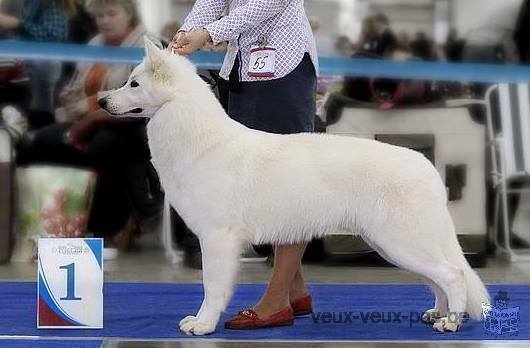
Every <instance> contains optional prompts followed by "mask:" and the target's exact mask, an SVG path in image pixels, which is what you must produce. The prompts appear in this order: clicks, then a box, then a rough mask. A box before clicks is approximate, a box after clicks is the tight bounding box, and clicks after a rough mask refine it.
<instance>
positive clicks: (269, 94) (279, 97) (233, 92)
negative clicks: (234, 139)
mask: <svg viewBox="0 0 530 348" xmlns="http://www.w3.org/2000/svg"><path fill="white" fill-rule="evenodd" d="M238 63H239V62H237V61H236V64H234V68H233V72H237V71H238V70H239V69H238V66H239V64H238ZM234 75H237V74H236V73H232V74H231V75H230V86H231V87H230V92H229V99H228V114H229V115H230V117H231V118H232V119H234V120H236V121H238V122H239V123H241V124H243V125H245V126H247V127H249V128H252V129H257V130H261V131H265V132H269V133H277V134H290V133H302V132H312V131H313V127H314V117H315V112H316V105H315V94H316V84H317V78H316V73H315V67H314V66H313V62H312V61H311V58H310V56H309V54H307V53H306V54H305V55H304V58H303V59H302V61H301V62H300V64H299V65H298V66H297V67H296V69H295V70H293V71H292V72H291V73H289V74H288V75H287V76H285V77H282V78H280V79H276V80H269V81H252V82H238V81H236V82H234V81H233V78H232V76H234Z"/></svg>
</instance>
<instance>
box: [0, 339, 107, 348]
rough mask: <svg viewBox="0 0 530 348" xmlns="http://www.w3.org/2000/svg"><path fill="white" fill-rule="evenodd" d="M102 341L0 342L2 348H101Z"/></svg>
mask: <svg viewBox="0 0 530 348" xmlns="http://www.w3.org/2000/svg"><path fill="white" fill-rule="evenodd" d="M102 344H103V342H102V341H91V340H90V341H76V340H68V341H58V340H44V339H43V340H41V339H39V340H1V341H0V347H2V348H28V347H31V348H101V345H102Z"/></svg>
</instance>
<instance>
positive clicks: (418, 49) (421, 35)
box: [410, 31, 436, 61]
mask: <svg viewBox="0 0 530 348" xmlns="http://www.w3.org/2000/svg"><path fill="white" fill-rule="evenodd" d="M410 51H411V54H412V56H413V57H415V58H420V59H421V60H427V61H429V60H436V53H435V50H434V42H433V41H432V40H431V39H430V38H428V37H427V34H425V32H423V31H418V32H417V33H416V35H415V37H414V40H412V42H411V43H410Z"/></svg>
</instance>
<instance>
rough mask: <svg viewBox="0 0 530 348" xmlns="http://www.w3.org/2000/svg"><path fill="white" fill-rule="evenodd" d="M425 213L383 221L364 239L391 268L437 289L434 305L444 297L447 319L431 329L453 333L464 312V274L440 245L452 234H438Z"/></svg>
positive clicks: (414, 212)
mask: <svg viewBox="0 0 530 348" xmlns="http://www.w3.org/2000/svg"><path fill="white" fill-rule="evenodd" d="M426 210H427V209H409V210H407V216H409V217H407V216H405V215H399V216H397V217H396V218H394V219H392V220H393V221H387V222H386V224H385V226H381V227H380V228H379V229H378V233H377V234H373V235H369V236H368V238H366V239H368V240H369V244H370V245H374V249H375V250H376V251H380V252H381V254H383V255H384V257H385V258H386V259H387V260H389V261H390V262H392V263H393V264H395V265H397V266H399V267H401V268H403V269H405V270H408V271H411V272H413V273H416V274H418V275H420V276H422V277H423V278H425V279H428V280H430V281H432V283H434V284H436V285H437V286H438V289H436V288H435V289H434V290H435V294H436V295H437V297H438V299H439V301H438V302H440V306H441V305H442V302H443V294H445V295H446V298H447V302H448V307H449V311H450V313H451V315H449V316H444V317H442V318H440V320H438V321H437V322H436V323H435V324H434V328H435V329H437V330H439V331H456V330H457V329H458V327H459V325H460V322H461V314H462V313H464V312H465V309H466V301H467V298H466V296H467V295H466V294H467V289H466V281H465V278H464V271H463V270H462V269H460V268H459V267H457V266H455V265H454V264H452V263H450V262H449V261H448V260H447V258H446V256H445V253H444V250H443V244H442V243H441V242H440V241H442V240H444V239H445V238H447V237H448V236H447V233H454V232H451V231H441V230H440V229H441V226H439V225H436V221H438V220H439V219H437V218H438V217H437V216H433V213H432V212H429V211H426ZM434 215H436V213H434ZM410 216H412V217H411V218H410ZM409 219H410V220H409ZM368 240H367V241H368ZM440 290H441V291H440Z"/></svg>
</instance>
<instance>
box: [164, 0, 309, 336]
mask: <svg viewBox="0 0 530 348" xmlns="http://www.w3.org/2000/svg"><path fill="white" fill-rule="evenodd" d="M228 4H229V2H228V1H217V0H198V1H196V2H195V6H194V7H193V9H192V11H191V13H190V14H189V15H188V17H187V18H186V20H185V22H184V24H183V26H182V28H181V29H180V30H179V32H178V33H177V34H176V35H175V37H174V39H173V42H172V45H171V46H170V47H171V49H172V51H173V52H175V53H177V54H180V55H188V54H191V53H193V52H195V51H197V50H198V49H201V48H202V47H203V46H204V45H205V44H206V43H207V42H208V41H212V42H213V43H214V44H217V43H220V42H222V41H228V42H229V44H228V50H227V54H226V57H225V60H224V65H223V67H222V69H221V77H222V78H223V79H225V80H228V81H229V83H230V94H229V101H228V104H229V105H228V114H229V115H230V117H231V118H233V119H234V120H235V121H237V122H240V123H241V124H243V125H245V126H247V127H249V128H253V129H258V130H261V131H266V132H271V133H281V134H290V133H299V132H311V131H313V121H314V116H315V108H316V104H315V91H316V80H317V71H318V60H317V58H318V57H317V54H316V44H315V40H314V37H313V34H312V31H311V27H310V25H309V21H308V19H307V17H306V14H305V10H304V5H303V1H302V0H273V1H272V0H256V1H242V0H237V1H230V6H228ZM228 7H229V8H230V9H229V12H228V14H227V15H226V16H225V17H223V18H221V19H219V17H220V16H221V15H222V14H223V12H224V11H225V10H226V9H227V8H228ZM255 45H258V46H262V47H263V46H272V47H274V48H275V49H276V61H275V62H271V68H272V69H271V70H272V72H271V71H268V74H267V75H266V76H265V77H263V76H260V74H257V73H254V72H253V71H252V67H253V66H256V67H259V66H260V65H259V64H258V65H256V64H255V63H256V62H254V63H251V48H252V47H254V46H255ZM258 63H259V62H258ZM274 63H275V64H274ZM261 66H262V67H265V66H266V64H264V65H261ZM305 248H306V243H302V244H296V245H284V246H277V247H276V248H275V254H274V257H275V259H274V269H273V274H272V277H271V281H270V282H269V286H268V287H267V291H266V293H265V294H264V295H263V297H262V298H261V300H260V301H259V302H258V303H257V304H256V305H255V306H254V307H253V308H252V309H251V310H248V311H242V312H240V313H239V314H238V315H237V316H236V317H234V318H233V319H231V320H229V321H228V322H227V323H226V324H225V325H226V326H227V327H229V328H246V329H252V328H257V327H260V326H261V327H263V326H277V325H281V324H282V323H283V322H284V321H291V320H292V318H293V311H292V309H291V306H290V303H291V302H290V301H298V300H300V299H304V301H306V302H310V297H309V294H308V293H307V290H306V289H305V285H304V282H303V278H302V273H301V258H302V255H303V253H304V250H305ZM308 299H309V300H308ZM245 313H254V315H252V316H248V315H245ZM271 318H272V320H270V319H271Z"/></svg>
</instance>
